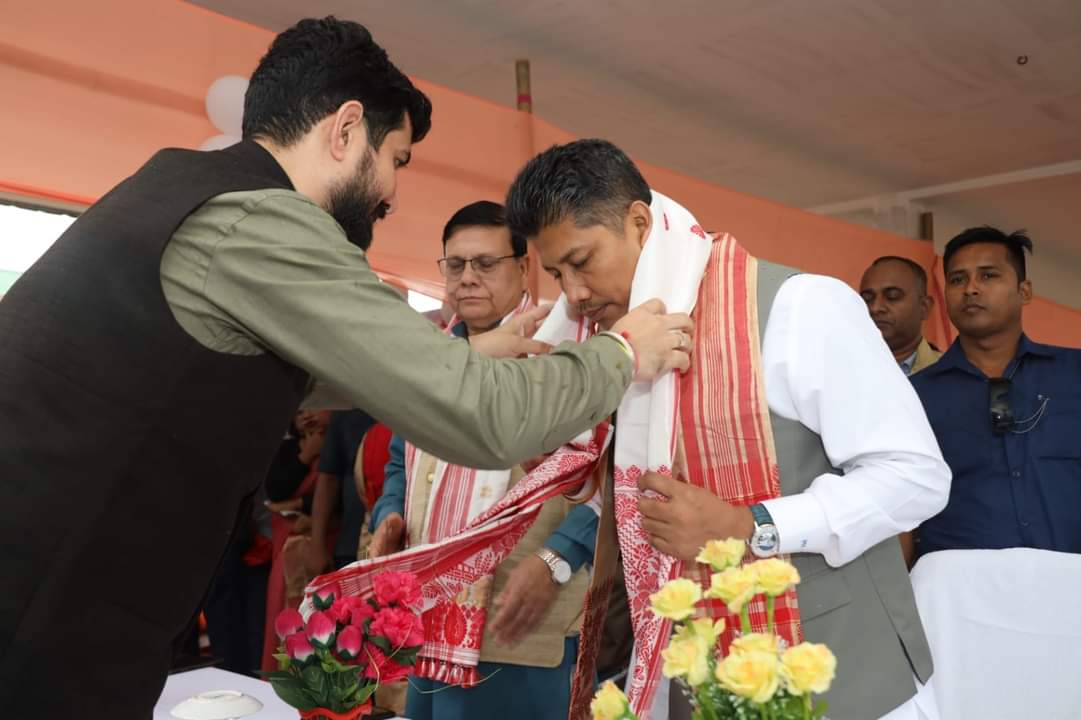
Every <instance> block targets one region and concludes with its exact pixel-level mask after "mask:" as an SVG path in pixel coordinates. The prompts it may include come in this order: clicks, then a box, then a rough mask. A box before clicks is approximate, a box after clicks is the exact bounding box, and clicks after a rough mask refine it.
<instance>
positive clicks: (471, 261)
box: [435, 253, 525, 278]
mask: <svg viewBox="0 0 1081 720" xmlns="http://www.w3.org/2000/svg"><path fill="white" fill-rule="evenodd" d="M452 257H453V256H452ZM523 257H525V255H524V254H523V255H518V254H515V253H511V254H510V255H500V256H498V257H492V256H491V255H477V256H475V257H471V258H456V259H458V260H461V261H462V271H461V272H460V273H458V274H457V275H448V274H447V266H446V263H447V260H450V258H449V257H446V256H445V255H444V256H443V257H441V258H439V259H438V260H436V261H435V264H436V265H437V266H438V267H439V273H440V274H441V275H442V276H443V277H445V278H459V277H461V276H462V275H464V274H465V266H466V264H468V265H469V267H471V268H472V269H473V273H474V274H475V275H477V276H478V277H487V274H488V273H490V272H493V271H494V270H495V268H496V267H498V265H499V263H501V262H503V261H504V260H510V259H511V258H515V259H517V258H523ZM478 260H493V261H495V265H493V266H492V269H491V270H487V271H482V270H479V269H477V265H476V263H477V261H478Z"/></svg>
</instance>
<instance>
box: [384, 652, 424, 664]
mask: <svg viewBox="0 0 1081 720" xmlns="http://www.w3.org/2000/svg"><path fill="white" fill-rule="evenodd" d="M419 652H420V648H412V649H409V650H399V651H398V652H396V653H394V655H392V656H391V659H392V660H394V662H396V663H398V664H400V665H416V664H417V654H418V653H419Z"/></svg>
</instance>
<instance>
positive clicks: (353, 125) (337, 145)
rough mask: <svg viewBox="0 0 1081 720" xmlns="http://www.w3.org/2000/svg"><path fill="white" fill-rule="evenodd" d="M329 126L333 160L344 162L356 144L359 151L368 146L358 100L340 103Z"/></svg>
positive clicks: (362, 108)
mask: <svg viewBox="0 0 1081 720" xmlns="http://www.w3.org/2000/svg"><path fill="white" fill-rule="evenodd" d="M332 117H333V121H332V122H331V125H330V154H331V157H333V158H334V159H335V160H337V161H339V162H341V161H343V160H345V158H346V156H347V155H348V153H349V151H350V150H352V149H353V146H354V145H356V144H357V143H360V144H361V147H360V149H364V146H366V145H367V144H368V129H367V127H366V126H365V125H364V106H363V105H361V103H360V101H359V100H348V101H346V102H344V103H342V105H341V107H339V108H338V110H337V112H335V113H334V115H333V116H332Z"/></svg>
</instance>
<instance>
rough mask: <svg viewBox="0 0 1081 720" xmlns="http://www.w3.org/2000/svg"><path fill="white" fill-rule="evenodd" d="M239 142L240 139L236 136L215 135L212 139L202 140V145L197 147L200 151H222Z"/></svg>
mask: <svg viewBox="0 0 1081 720" xmlns="http://www.w3.org/2000/svg"><path fill="white" fill-rule="evenodd" d="M238 142H240V138H239V137H237V136H236V135H215V136H214V137H212V138H207V139H206V140H203V144H202V145H200V146H199V149H200V150H224V149H225V148H227V147H229V146H230V145H236V144H237V143H238Z"/></svg>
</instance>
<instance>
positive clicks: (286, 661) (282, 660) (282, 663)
mask: <svg viewBox="0 0 1081 720" xmlns="http://www.w3.org/2000/svg"><path fill="white" fill-rule="evenodd" d="M274 659H275V660H277V661H278V669H279V670H288V669H289V667H290V666H291V665H292V664H293V660H292V658H290V657H289V656H288V655H286V654H285V653H274Z"/></svg>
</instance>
